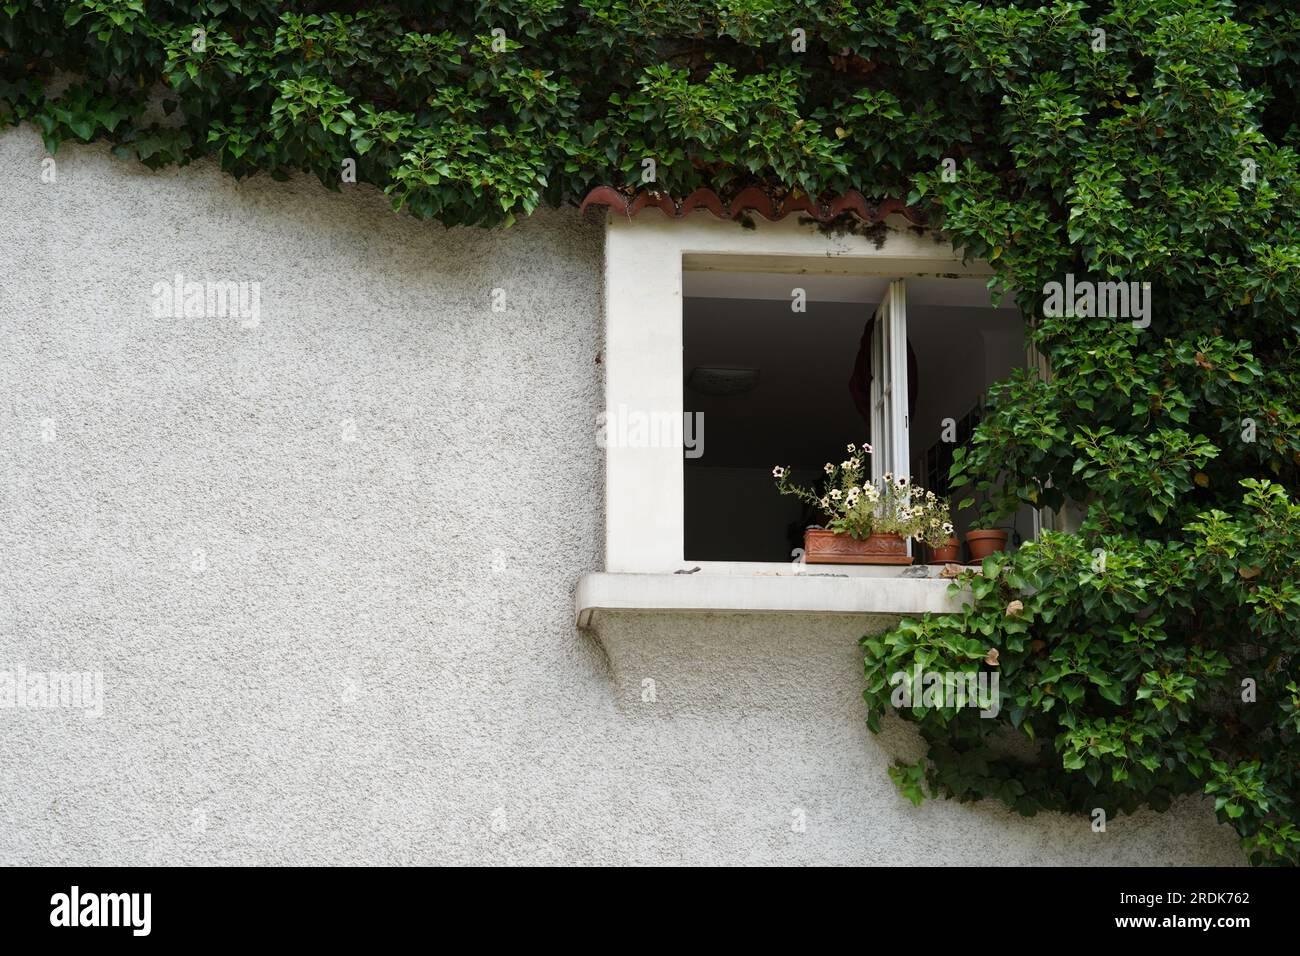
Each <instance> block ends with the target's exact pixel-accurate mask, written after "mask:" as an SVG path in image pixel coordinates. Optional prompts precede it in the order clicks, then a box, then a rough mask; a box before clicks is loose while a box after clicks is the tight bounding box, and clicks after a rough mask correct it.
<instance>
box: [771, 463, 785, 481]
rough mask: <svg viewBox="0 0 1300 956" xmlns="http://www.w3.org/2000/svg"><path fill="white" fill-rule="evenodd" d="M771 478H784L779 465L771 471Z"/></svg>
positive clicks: (783, 471) (783, 470) (782, 469)
mask: <svg viewBox="0 0 1300 956" xmlns="http://www.w3.org/2000/svg"><path fill="white" fill-rule="evenodd" d="M772 477H773V478H784V477H785V469H784V468H782V467H781V466H780V465H777V466H776V467H775V468H773V469H772Z"/></svg>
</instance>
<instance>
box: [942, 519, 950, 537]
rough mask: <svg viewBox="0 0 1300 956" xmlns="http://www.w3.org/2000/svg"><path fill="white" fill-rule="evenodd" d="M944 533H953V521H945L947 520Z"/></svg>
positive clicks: (944, 524)
mask: <svg viewBox="0 0 1300 956" xmlns="http://www.w3.org/2000/svg"><path fill="white" fill-rule="evenodd" d="M943 533H944V534H952V522H951V521H945V522H944V523H943Z"/></svg>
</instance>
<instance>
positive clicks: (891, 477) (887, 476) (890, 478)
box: [885, 471, 894, 481]
mask: <svg viewBox="0 0 1300 956" xmlns="http://www.w3.org/2000/svg"><path fill="white" fill-rule="evenodd" d="M893 480H894V473H893V472H892V471H887V472H885V481H893Z"/></svg>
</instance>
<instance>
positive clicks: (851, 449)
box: [848, 445, 857, 452]
mask: <svg viewBox="0 0 1300 956" xmlns="http://www.w3.org/2000/svg"><path fill="white" fill-rule="evenodd" d="M848 450H849V451H850V452H854V451H857V449H856V448H854V447H853V446H852V445H850V446H849V447H848Z"/></svg>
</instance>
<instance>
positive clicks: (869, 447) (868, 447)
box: [862, 442, 871, 455]
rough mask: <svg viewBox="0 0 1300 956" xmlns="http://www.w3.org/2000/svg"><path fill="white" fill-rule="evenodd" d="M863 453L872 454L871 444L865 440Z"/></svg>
mask: <svg viewBox="0 0 1300 956" xmlns="http://www.w3.org/2000/svg"><path fill="white" fill-rule="evenodd" d="M862 453H863V454H864V455H870V454H871V446H870V445H868V444H867V443H866V442H863V443H862Z"/></svg>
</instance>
